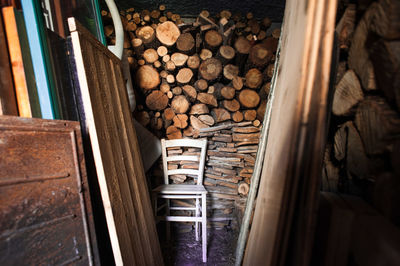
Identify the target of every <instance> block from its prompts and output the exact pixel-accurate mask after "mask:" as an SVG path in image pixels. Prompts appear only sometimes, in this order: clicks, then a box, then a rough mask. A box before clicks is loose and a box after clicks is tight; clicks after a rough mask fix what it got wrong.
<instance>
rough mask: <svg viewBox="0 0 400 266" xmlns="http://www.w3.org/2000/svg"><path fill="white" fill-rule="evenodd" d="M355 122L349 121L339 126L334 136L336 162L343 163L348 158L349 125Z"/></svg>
mask: <svg viewBox="0 0 400 266" xmlns="http://www.w3.org/2000/svg"><path fill="white" fill-rule="evenodd" d="M352 123H353V122H351V121H348V122H346V123H344V124H342V125H340V126H339V129H338V130H337V131H336V133H335V136H334V143H333V151H334V155H335V158H336V160H338V161H341V160H343V159H344V158H345V157H346V147H347V136H348V124H352Z"/></svg>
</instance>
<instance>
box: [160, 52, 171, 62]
mask: <svg viewBox="0 0 400 266" xmlns="http://www.w3.org/2000/svg"><path fill="white" fill-rule="evenodd" d="M170 60H171V56H170V55H169V54H166V55H164V56H163V57H162V61H163V62H164V63H167V62H168V61H170Z"/></svg>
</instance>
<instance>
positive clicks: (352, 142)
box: [346, 122, 369, 179]
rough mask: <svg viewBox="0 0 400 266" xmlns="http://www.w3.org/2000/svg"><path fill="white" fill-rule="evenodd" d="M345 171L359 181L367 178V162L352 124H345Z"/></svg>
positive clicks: (358, 136) (361, 144)
mask: <svg viewBox="0 0 400 266" xmlns="http://www.w3.org/2000/svg"><path fill="white" fill-rule="evenodd" d="M346 127H347V133H348V135H347V156H346V161H347V170H348V171H349V172H350V173H351V174H352V175H353V176H356V177H357V178H359V179H364V178H367V177H368V173H369V169H368V168H369V160H368V158H367V156H366V154H365V150H364V146H363V143H362V141H361V138H360V135H359V134H358V131H357V129H356V128H355V127H354V125H353V123H352V122H350V123H347V125H346Z"/></svg>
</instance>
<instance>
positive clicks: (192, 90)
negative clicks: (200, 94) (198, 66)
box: [182, 85, 197, 102]
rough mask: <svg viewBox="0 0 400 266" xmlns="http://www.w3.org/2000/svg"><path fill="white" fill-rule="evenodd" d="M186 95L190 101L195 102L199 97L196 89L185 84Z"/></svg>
mask: <svg viewBox="0 0 400 266" xmlns="http://www.w3.org/2000/svg"><path fill="white" fill-rule="evenodd" d="M182 89H183V91H184V92H185V95H186V96H187V97H188V98H189V100H190V101H192V102H194V101H195V100H196V98H197V92H196V89H195V88H194V87H192V86H190V85H185V86H183V87H182Z"/></svg>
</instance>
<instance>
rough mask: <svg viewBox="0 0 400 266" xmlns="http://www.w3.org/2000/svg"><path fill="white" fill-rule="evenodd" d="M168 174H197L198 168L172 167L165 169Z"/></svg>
mask: <svg viewBox="0 0 400 266" xmlns="http://www.w3.org/2000/svg"><path fill="white" fill-rule="evenodd" d="M167 174H168V175H197V176H198V175H199V170H194V169H172V170H168V171H167Z"/></svg>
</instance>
